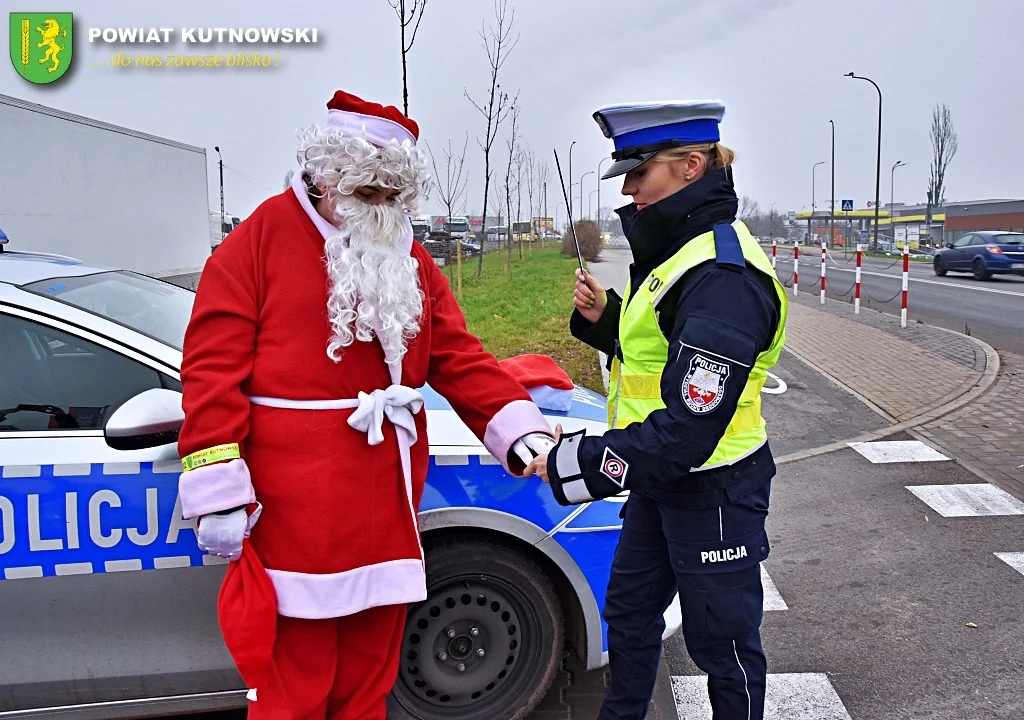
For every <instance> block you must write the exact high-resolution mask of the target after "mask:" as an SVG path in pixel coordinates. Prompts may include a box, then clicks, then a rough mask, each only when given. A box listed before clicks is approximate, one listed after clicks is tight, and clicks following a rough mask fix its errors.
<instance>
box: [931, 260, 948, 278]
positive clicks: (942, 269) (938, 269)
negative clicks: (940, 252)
mask: <svg viewBox="0 0 1024 720" xmlns="http://www.w3.org/2000/svg"><path fill="white" fill-rule="evenodd" d="M932 269H934V270H935V274H936V275H938V276H939V277H942V276H943V275H945V274H946V266H945V265H944V264H943V262H942V258H941V257H940V256H936V257H935V261H934V262H933V263H932Z"/></svg>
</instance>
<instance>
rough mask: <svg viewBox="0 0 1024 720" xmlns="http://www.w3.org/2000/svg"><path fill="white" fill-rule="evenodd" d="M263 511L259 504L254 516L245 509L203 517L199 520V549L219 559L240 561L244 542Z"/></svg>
mask: <svg viewBox="0 0 1024 720" xmlns="http://www.w3.org/2000/svg"><path fill="white" fill-rule="evenodd" d="M262 510H263V506H262V505H260V504H259V503H257V505H256V512H254V513H253V514H252V515H249V513H248V512H246V509H245V508H241V509H240V510H235V511H234V512H232V513H228V514H227V515H203V516H202V517H200V518H199V532H198V533H197V535H198V539H199V549H200V550H204V551H206V552H208V553H210V554H211V555H216V556H217V557H222V558H227V559H228V560H238V558H240V557H242V540H244V539H245V538H247V537H249V533H250V532H251V531H252V526H253V525H255V524H256V521H257V520H258V519H259V516H260V512H261V511H262Z"/></svg>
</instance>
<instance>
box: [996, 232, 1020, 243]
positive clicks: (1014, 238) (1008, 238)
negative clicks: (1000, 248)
mask: <svg viewBox="0 0 1024 720" xmlns="http://www.w3.org/2000/svg"><path fill="white" fill-rule="evenodd" d="M995 241H996V242H997V243H998V244H1000V245H1024V233H1013V234H1006V235H996V237H995Z"/></svg>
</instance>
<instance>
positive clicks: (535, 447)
mask: <svg viewBox="0 0 1024 720" xmlns="http://www.w3.org/2000/svg"><path fill="white" fill-rule="evenodd" d="M554 446H555V440H554V438H552V437H551V436H550V435H545V434H544V433H530V434H529V435H523V436H522V437H521V438H519V439H518V440H516V441H515V442H514V443H512V451H513V452H514V453H515V454H516V455H517V456H518V457H519V459H520V460H522V461H523V463H524V464H525V465H529V464H530V463H531V462H532V461H533V459H534V458H535V457H537V456H538V455H546V454H547V453H548V452H550V451H551V448H553V447H554Z"/></svg>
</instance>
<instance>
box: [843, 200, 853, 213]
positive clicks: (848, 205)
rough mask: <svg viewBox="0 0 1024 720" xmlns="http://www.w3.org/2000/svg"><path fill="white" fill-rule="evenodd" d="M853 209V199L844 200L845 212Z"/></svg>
mask: <svg viewBox="0 0 1024 720" xmlns="http://www.w3.org/2000/svg"><path fill="white" fill-rule="evenodd" d="M851 210H853V200H843V212H850V211H851Z"/></svg>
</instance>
